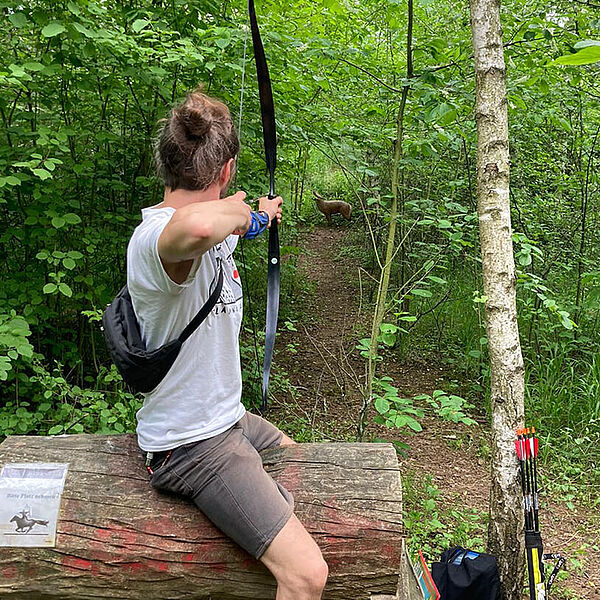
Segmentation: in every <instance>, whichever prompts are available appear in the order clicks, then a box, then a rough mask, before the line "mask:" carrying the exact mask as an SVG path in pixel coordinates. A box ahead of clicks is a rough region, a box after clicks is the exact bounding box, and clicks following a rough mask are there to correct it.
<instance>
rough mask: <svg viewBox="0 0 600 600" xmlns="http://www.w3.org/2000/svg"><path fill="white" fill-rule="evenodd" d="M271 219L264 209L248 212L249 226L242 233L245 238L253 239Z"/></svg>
mask: <svg viewBox="0 0 600 600" xmlns="http://www.w3.org/2000/svg"><path fill="white" fill-rule="evenodd" d="M270 221H271V219H270V217H269V215H268V213H267V212H266V211H264V210H260V211H258V212H254V211H251V212H250V227H248V231H246V233H245V234H244V235H243V238H244V239H246V240H253V239H254V238H255V237H258V236H259V235H260V234H261V233H262V232H263V231H264V230H265V229H266V228H267V226H268V225H269V223H270Z"/></svg>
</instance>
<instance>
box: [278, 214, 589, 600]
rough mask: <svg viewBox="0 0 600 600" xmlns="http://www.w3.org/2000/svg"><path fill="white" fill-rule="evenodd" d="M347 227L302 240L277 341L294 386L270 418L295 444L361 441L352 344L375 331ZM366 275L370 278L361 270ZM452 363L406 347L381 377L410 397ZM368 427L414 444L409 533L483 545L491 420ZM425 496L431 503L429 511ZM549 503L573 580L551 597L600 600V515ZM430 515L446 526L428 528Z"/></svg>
mask: <svg viewBox="0 0 600 600" xmlns="http://www.w3.org/2000/svg"><path fill="white" fill-rule="evenodd" d="M345 232H346V229H345V227H344V226H343V225H340V224H336V225H334V226H332V227H327V226H320V227H316V228H315V229H313V230H312V231H307V232H306V233H305V234H304V235H303V236H302V239H301V240H300V244H299V245H300V246H301V247H302V248H303V251H302V254H301V257H300V260H299V265H298V268H299V279H300V280H302V279H305V281H306V285H305V287H304V288H303V290H300V291H299V292H298V297H297V298H296V300H295V305H296V306H297V309H298V316H299V317H300V316H301V319H300V318H298V319H297V320H296V319H290V322H289V324H288V328H285V327H280V334H279V336H278V340H277V345H276V346H277V348H278V354H277V364H278V365H279V366H280V368H281V369H283V370H284V371H285V372H286V373H287V377H288V378H289V383H290V386H289V387H288V388H287V390H286V392H284V393H281V392H280V393H279V394H278V397H277V399H276V401H275V402H274V403H273V407H272V412H271V415H270V416H271V418H272V419H273V420H274V421H276V422H277V423H278V424H279V425H280V427H281V428H282V429H284V430H285V431H286V432H287V433H288V434H290V435H292V436H293V437H295V439H296V440H297V441H304V442H309V441H323V440H332V441H354V440H355V439H356V423H357V421H358V414H359V411H360V407H361V403H362V399H361V394H360V385H361V383H362V381H363V379H364V361H363V359H362V358H361V357H360V355H359V353H358V351H357V350H356V349H355V347H356V345H357V343H358V340H360V339H361V338H364V337H368V335H369V328H370V317H371V314H370V310H371V304H370V303H369V301H368V298H361V293H360V286H359V284H358V282H359V272H358V266H357V264H356V261H355V260H354V259H352V258H351V257H348V256H344V255H343V253H342V254H340V249H341V248H342V247H343V245H344V237H345ZM362 277H363V280H364V277H365V276H364V273H363V275H362ZM293 328H295V329H296V330H293ZM448 369H449V367H448V366H447V365H445V364H444V363H443V362H442V361H441V360H436V359H435V358H431V357H429V358H427V359H425V358H421V357H419V356H417V355H415V353H412V354H411V353H410V352H409V353H408V358H403V359H402V360H399V359H397V358H395V357H394V356H393V355H392V354H391V353H390V354H389V355H388V356H386V357H384V361H383V363H382V366H381V367H380V373H381V374H385V375H387V376H389V377H392V378H393V381H394V385H395V386H396V387H398V388H399V391H400V393H401V394H404V395H406V396H412V395H416V394H419V393H427V394H431V393H432V392H433V390H435V389H444V385H445V383H447V382H448V381H452V380H453V379H456V378H455V377H454V374H453V373H451V372H448ZM474 417H475V418H476V419H477V415H474ZM370 423H371V425H370V426H369V428H368V429H367V434H366V437H365V441H371V440H374V439H383V440H386V441H395V440H397V441H401V442H404V443H406V444H409V445H410V449H409V450H408V451H407V452H406V453H405V455H404V456H400V457H399V460H400V467H401V471H402V473H403V478H404V497H405V499H404V510H405V515H404V518H405V523H407V524H408V536H409V538H410V535H411V533H412V532H411V531H410V528H411V527H416V528H417V529H418V531H417V533H418V534H419V535H420V537H419V538H418V539H420V540H421V542H422V541H423V539H424V537H425V538H428V540H429V541H430V542H431V545H430V546H429V547H430V548H439V547H442V548H443V547H449V546H451V545H453V544H452V540H453V534H458V532H462V539H463V541H464V540H465V535H466V539H467V540H468V539H469V538H470V542H471V545H472V546H476V545H478V543H477V538H478V539H479V543H481V540H482V539H485V527H486V526H485V521H486V519H487V516H486V515H487V509H488V497H489V430H488V428H487V425H486V424H485V418H481V417H480V418H479V423H478V424H477V425H473V426H468V427H467V426H464V425H456V424H454V423H451V422H446V421H442V420H441V419H439V418H434V417H433V416H431V417H428V416H426V417H425V418H424V419H423V420H421V424H422V425H423V431H422V432H420V433H418V434H413V435H407V434H406V433H404V432H403V431H400V430H390V429H386V428H385V427H383V426H377V425H375V424H373V421H372V415H371V421H370ZM542 477H543V473H542ZM427 499H431V500H434V502H433V503H431V502H429V503H428V504H429V508H428V509H426V508H425V500H427ZM542 503H543V505H542V508H541V510H540V523H541V530H542V535H543V539H544V545H545V549H546V551H547V552H548V551H553V552H560V553H561V554H563V555H565V556H567V557H569V563H568V568H569V572H568V576H567V577H566V578H565V575H564V574H563V575H562V576H561V580H560V581H558V582H557V583H556V584H555V587H554V588H553V592H552V597H553V598H556V599H564V600H571V599H572V600H574V599H577V600H588V599H594V600H600V549H599V544H600V533H599V532H600V521H599V520H598V515H597V514H594V513H593V512H592V511H590V510H587V509H586V508H585V507H583V506H577V505H576V506H575V508H574V509H569V508H567V506H566V504H564V503H562V502H556V501H553V500H552V499H551V498H548V497H546V496H545V495H544V494H543V492H542ZM432 506H434V507H435V508H434V509H433V510H432ZM409 511H412V513H413V515H414V513H415V512H416V513H421V515H420V518H416V519H415V518H413V519H412V521H411V519H410V518H408V516H409V515H408V513H409ZM469 515H470V516H469ZM428 519H429V520H430V521H431V522H432V523H433V522H434V520H437V521H438V522H441V524H443V527H440V526H439V525H437V526H436V525H433V524H432V525H431V526H429V525H428ZM409 521H411V522H412V524H413V525H411V523H410V522H409ZM415 523H416V525H415ZM465 523H466V524H467V525H465ZM469 523H470V525H469ZM465 543H469V542H468V541H467V542H465ZM413 550H414V548H413Z"/></svg>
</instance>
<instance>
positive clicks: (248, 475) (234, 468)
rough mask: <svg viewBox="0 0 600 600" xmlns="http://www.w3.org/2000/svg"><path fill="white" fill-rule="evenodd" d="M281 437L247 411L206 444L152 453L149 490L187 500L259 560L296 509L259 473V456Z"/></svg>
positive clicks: (285, 494)
mask: <svg viewBox="0 0 600 600" xmlns="http://www.w3.org/2000/svg"><path fill="white" fill-rule="evenodd" d="M282 435H283V434H282V433H281V431H279V429H277V427H275V426H274V425H272V424H271V423H269V422H268V421H265V420H264V419H262V418H261V417H258V416H256V415H253V414H250V413H246V414H245V415H244V417H242V419H240V421H238V422H237V423H236V424H235V425H234V426H233V427H231V428H230V429H228V430H227V431H225V432H223V433H221V434H219V435H217V436H215V437H212V438H210V439H208V440H201V441H200V442H193V443H191V444H185V445H183V446H179V447H177V448H175V449H174V450H172V451H171V452H170V453H164V452H163V453H160V454H155V456H154V458H153V461H152V463H151V465H150V466H151V470H152V474H151V476H150V477H151V479H150V483H151V485H152V487H155V488H157V489H160V490H166V491H169V492H173V493H175V494H178V495H180V496H186V497H188V498H190V499H191V500H193V501H194V503H195V504H196V506H198V508H199V509H200V510H201V511H202V512H203V513H204V514H205V515H206V517H207V518H208V519H210V520H211V521H212V522H213V523H214V525H215V526H216V527H218V528H219V529H220V530H221V531H222V532H223V533H225V534H226V535H227V536H229V537H230V538H231V539H233V540H234V541H235V542H237V543H238V544H239V545H240V546H241V547H242V548H243V549H244V550H246V551H247V552H248V553H249V554H251V555H252V556H254V558H260V557H261V556H262V554H263V553H264V551H265V550H266V549H267V548H268V546H269V544H270V543H271V542H272V541H273V539H274V538H275V536H276V535H277V534H278V533H279V532H280V531H281V529H282V528H283V526H284V525H285V524H286V523H287V521H288V519H289V518H290V516H291V515H292V512H293V510H294V499H293V498H292V495H291V494H290V493H289V492H288V491H287V490H286V489H285V488H284V487H282V486H281V485H279V484H278V483H276V482H275V481H274V480H273V479H272V478H271V476H270V475H269V474H268V473H267V472H266V471H265V470H264V469H263V465H262V460H261V458H260V455H259V454H258V453H259V452H260V451H261V450H264V449H265V448H271V447H273V446H279V444H280V443H281V436H282Z"/></svg>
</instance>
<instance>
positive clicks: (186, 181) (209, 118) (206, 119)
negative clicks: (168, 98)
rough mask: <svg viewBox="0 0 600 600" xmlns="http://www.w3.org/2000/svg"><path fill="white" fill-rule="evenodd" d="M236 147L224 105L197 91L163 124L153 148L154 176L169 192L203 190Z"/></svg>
mask: <svg viewBox="0 0 600 600" xmlns="http://www.w3.org/2000/svg"><path fill="white" fill-rule="evenodd" d="M239 148H240V142H239V138H238V134H237V132H236V130H235V127H234V125H233V121H232V119H231V115H230V113H229V109H228V108H227V106H225V104H223V103H222V102H220V101H219V100H216V99H215V98H211V97H209V96H207V95H206V94H204V93H203V92H202V91H201V89H200V88H198V89H196V90H195V91H193V92H191V93H190V94H188V96H187V98H186V99H185V100H184V102H182V103H181V104H179V105H178V106H176V107H175V108H173V110H171V114H170V115H169V117H168V118H167V119H164V121H163V124H162V129H161V131H160V133H159V136H158V141H157V144H156V148H155V160H156V166H157V170H158V175H159V176H160V177H161V179H162V180H163V182H164V184H165V186H168V187H170V188H171V189H172V190H176V189H178V188H183V189H184V190H205V189H206V188H207V187H209V186H210V185H211V184H212V183H214V182H215V181H216V180H217V179H218V177H219V175H220V174H221V169H222V168H223V165H224V164H225V163H226V162H227V161H228V160H229V159H231V158H235V157H236V156H237V154H238V151H239Z"/></svg>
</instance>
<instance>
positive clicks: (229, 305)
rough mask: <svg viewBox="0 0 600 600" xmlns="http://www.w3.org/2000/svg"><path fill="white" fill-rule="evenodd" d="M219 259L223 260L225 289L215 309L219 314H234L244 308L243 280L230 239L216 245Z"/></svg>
mask: <svg viewBox="0 0 600 600" xmlns="http://www.w3.org/2000/svg"><path fill="white" fill-rule="evenodd" d="M214 252H215V254H216V256H218V259H219V260H221V261H222V262H223V289H222V290H221V296H220V298H219V302H218V303H217V305H216V307H215V308H214V309H213V310H214V311H215V312H216V313H217V314H219V313H223V312H225V313H228V314H233V313H237V312H241V310H242V281H241V279H240V274H239V271H238V270H237V267H236V265H235V261H234V260H233V249H232V248H231V247H230V246H229V244H228V241H227V240H224V241H223V242H222V243H221V244H218V245H216V246H215V247H214Z"/></svg>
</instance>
